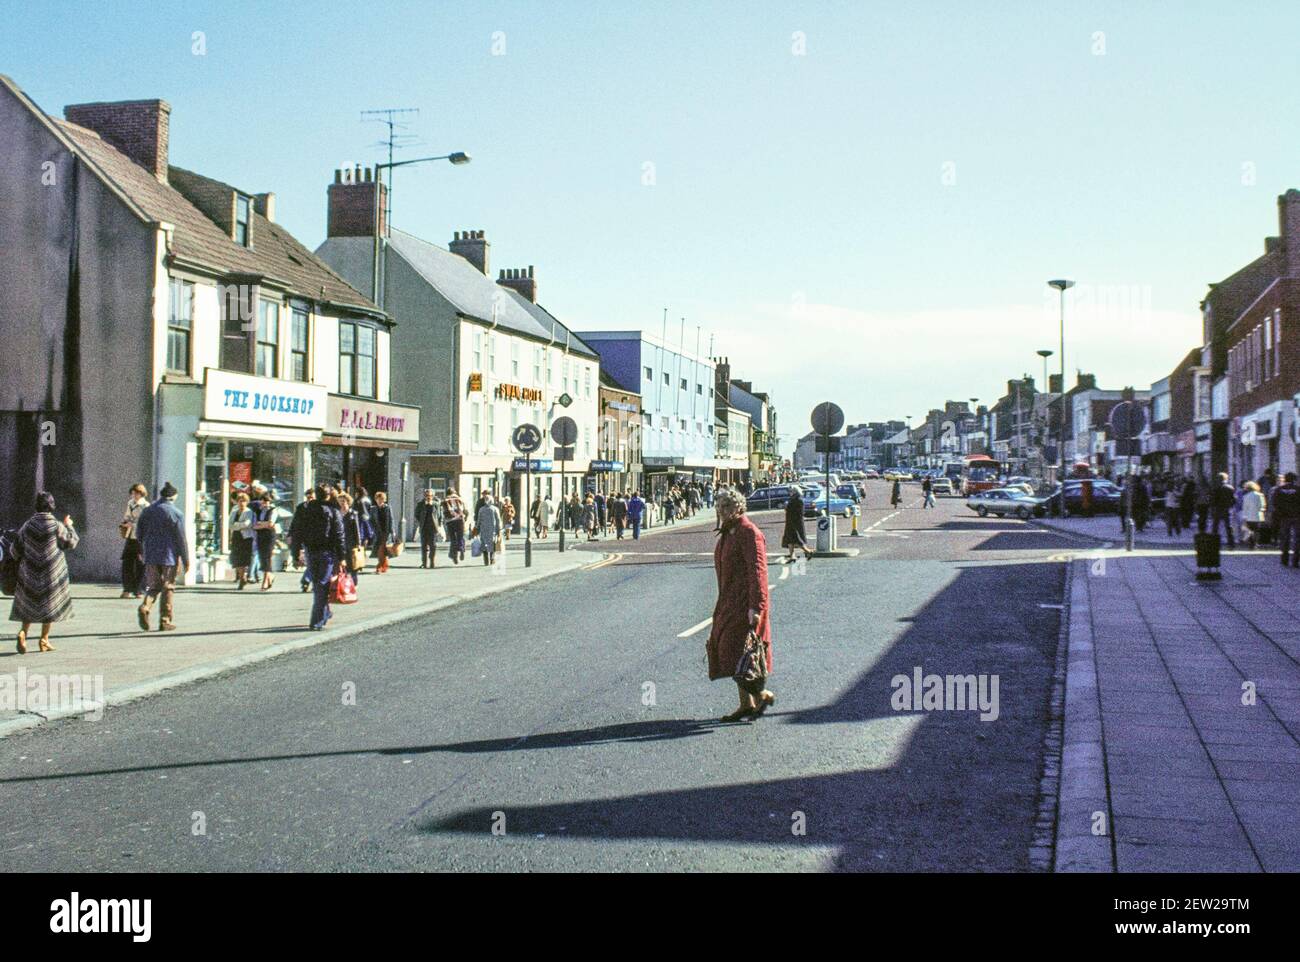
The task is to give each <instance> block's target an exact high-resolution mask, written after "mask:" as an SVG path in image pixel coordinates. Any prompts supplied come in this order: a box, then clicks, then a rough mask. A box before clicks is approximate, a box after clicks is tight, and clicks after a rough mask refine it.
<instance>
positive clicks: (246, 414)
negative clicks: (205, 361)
mask: <svg viewBox="0 0 1300 962" xmlns="http://www.w3.org/2000/svg"><path fill="white" fill-rule="evenodd" d="M327 394H328V392H327V391H326V390H325V388H324V387H323V386H322V385H320V384H302V383H299V382H297V381H282V380H279V379H277V378H270V377H254V376H253V375H251V374H239V373H236V372H234V371H218V370H216V369H214V368H208V369H207V372H206V377H205V379H204V384H203V417H204V419H205V420H208V421H234V422H237V423H241V424H265V425H270V426H272V427H281V428H306V429H308V430H313V431H319V430H322V429H323V428H324V427H325V398H326V396H327Z"/></svg>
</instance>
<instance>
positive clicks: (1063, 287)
mask: <svg viewBox="0 0 1300 962" xmlns="http://www.w3.org/2000/svg"><path fill="white" fill-rule="evenodd" d="M1047 286H1048V287H1055V288H1056V289H1057V290H1058V291H1068V290H1069V289H1070V288H1071V287H1073V286H1074V281H1067V280H1065V279H1064V278H1057V279H1056V280H1054V281H1048V282H1047Z"/></svg>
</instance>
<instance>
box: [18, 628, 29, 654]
mask: <svg viewBox="0 0 1300 962" xmlns="http://www.w3.org/2000/svg"><path fill="white" fill-rule="evenodd" d="M18 654H20V655H25V654H27V633H26V632H24V631H20V632H18Z"/></svg>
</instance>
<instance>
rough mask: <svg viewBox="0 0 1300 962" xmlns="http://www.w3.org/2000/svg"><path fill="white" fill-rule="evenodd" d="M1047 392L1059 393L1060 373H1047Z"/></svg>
mask: <svg viewBox="0 0 1300 962" xmlns="http://www.w3.org/2000/svg"><path fill="white" fill-rule="evenodd" d="M1047 393H1048V394H1060V393H1061V375H1059V374H1049V375H1047Z"/></svg>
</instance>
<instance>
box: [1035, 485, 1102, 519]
mask: <svg viewBox="0 0 1300 962" xmlns="http://www.w3.org/2000/svg"><path fill="white" fill-rule="evenodd" d="M1085 480H1086V481H1088V482H1089V484H1091V486H1092V498H1091V505H1090V507H1089V508H1088V509H1085V508H1084V504H1083V484H1084V481H1085ZM1121 495H1122V492H1121V491H1120V488H1119V485H1117V484H1115V483H1114V482H1112V481H1107V480H1105V479H1104V478H1087V479H1085V478H1069V479H1067V480H1066V482H1065V510H1064V514H1065V516H1066V517H1069V516H1070V515H1072V514H1083V513H1085V512H1086V511H1091V513H1092V514H1115V513H1118V512H1119V509H1120V498H1121ZM1038 500H1039V501H1041V502H1042V504H1043V507H1044V509H1045V510H1046V511H1048V512H1050V513H1051V514H1057V515H1059V514H1061V513H1062V510H1061V486H1060V485H1059V484H1058V485H1056V486H1055V487H1054V488H1052V490H1051V492H1050V493H1049V494H1048V495H1047V496H1046V497H1044V498H1039V499H1038Z"/></svg>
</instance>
